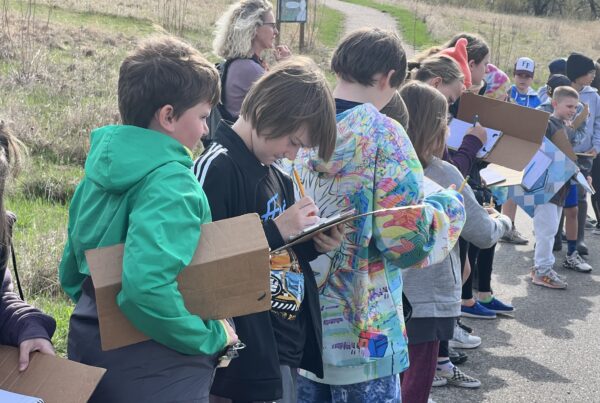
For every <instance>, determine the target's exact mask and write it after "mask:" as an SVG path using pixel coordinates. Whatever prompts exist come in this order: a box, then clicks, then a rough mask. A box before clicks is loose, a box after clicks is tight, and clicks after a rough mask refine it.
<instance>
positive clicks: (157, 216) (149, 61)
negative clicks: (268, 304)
mask: <svg viewBox="0 0 600 403" xmlns="http://www.w3.org/2000/svg"><path fill="white" fill-rule="evenodd" d="M118 98H119V111H120V113H121V119H122V121H123V125H119V126H105V127H102V128H100V129H96V130H94V131H93V132H92V135H91V148H90V153H89V155H88V158H87V161H86V164H85V177H84V178H83V180H82V181H81V182H80V184H79V185H78V187H77V190H76V191H75V195H74V196H73V200H72V202H71V207H70V208H69V231H68V239H67V243H66V245H65V249H64V253H63V258H62V261H61V263H60V269H59V276H60V282H61V285H62V287H63V289H64V291H65V292H66V293H67V295H68V296H69V297H70V298H71V299H72V300H73V301H74V302H75V303H76V306H75V310H74V311H73V314H72V315H71V320H70V326H69V347H68V355H69V358H70V359H71V360H74V361H79V362H82V363H84V364H89V365H95V366H100V367H104V368H106V369H107V372H106V374H105V375H104V378H103V379H102V381H101V382H100V384H99V385H98V388H97V389H96V391H95V392H94V394H93V396H92V399H91V401H93V402H132V401H140V402H141V401H152V402H166V401H172V400H173V399H174V398H177V399H180V400H194V401H199V402H207V401H208V395H209V389H210V384H211V382H212V378H213V374H214V370H215V365H216V362H215V355H216V354H218V353H220V352H222V351H223V350H224V349H225V347H226V346H227V345H229V344H232V343H234V342H235V341H236V336H235V333H234V332H233V330H232V329H231V327H230V326H229V325H228V324H227V323H226V321H214V320H203V319H202V318H199V317H198V316H196V315H193V314H191V313H190V312H189V311H188V310H187V309H186V307H185V304H184V301H183V298H182V296H181V294H180V292H179V290H178V288H177V281H176V279H177V276H178V275H179V273H180V272H181V270H182V269H183V268H184V267H185V266H187V265H188V264H189V263H190V261H191V259H192V256H193V255H194V252H195V250H196V247H197V246H198V240H199V239H200V225H201V224H203V223H206V222H209V221H210V220H211V218H210V209H209V207H208V203H207V201H206V196H205V195H204V192H203V191H202V189H201V188H200V186H198V183H197V181H196V179H195V177H194V175H193V174H192V173H191V172H190V170H189V167H191V165H192V160H191V151H190V150H192V149H194V147H196V145H197V144H198V142H199V141H200V139H201V137H202V136H203V135H205V134H206V133H207V131H208V128H207V126H206V118H207V117H208V115H209V113H210V109H211V107H212V106H213V105H215V103H216V102H217V101H218V99H219V76H218V72H217V70H216V69H215V68H214V66H213V65H212V64H211V63H209V62H208V61H207V60H206V59H204V58H203V57H202V55H200V53H199V52H198V51H197V50H195V49H194V48H192V47H191V46H189V45H187V44H185V43H183V42H181V41H179V40H177V39H175V38H171V37H158V38H151V39H149V40H147V41H145V42H143V43H142V44H140V45H139V47H138V48H137V49H136V50H135V51H134V52H133V53H132V54H130V55H129V56H128V57H127V58H125V60H124V61H123V63H122V64H121V68H120V71H119V90H118ZM118 243H125V252H124V256H123V275H122V277H123V285H122V289H121V291H120V292H119V294H118V295H117V300H116V302H117V304H118V306H119V308H120V309H121V311H122V312H123V314H124V315H125V316H126V317H127V319H129V321H130V322H131V323H132V324H133V325H134V326H135V327H136V328H137V329H138V330H140V331H142V332H143V333H144V334H145V335H147V336H148V337H150V339H151V340H149V341H145V342H141V343H137V344H134V345H130V346H126V347H123V348H120V349H117V350H111V351H102V349H101V346H100V334H99V328H98V313H97V310H96V302H95V295H94V287H93V284H92V280H91V277H90V275H89V268H88V266H87V263H86V259H85V251H86V250H88V249H94V248H99V247H104V246H109V245H114V244H118Z"/></svg>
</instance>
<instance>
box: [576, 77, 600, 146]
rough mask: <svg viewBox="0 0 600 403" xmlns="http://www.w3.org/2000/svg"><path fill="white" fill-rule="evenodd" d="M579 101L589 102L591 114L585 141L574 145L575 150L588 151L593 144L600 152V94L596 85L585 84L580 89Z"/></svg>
mask: <svg viewBox="0 0 600 403" xmlns="http://www.w3.org/2000/svg"><path fill="white" fill-rule="evenodd" d="M579 101H580V102H582V103H585V104H588V107H589V108H590V116H589V118H588V121H587V124H586V132H587V134H588V136H586V137H585V138H584V139H583V141H582V142H581V143H580V144H579V145H577V146H575V147H574V150H575V152H577V153H581V152H586V151H588V150H589V149H590V148H592V146H593V147H594V148H595V149H596V152H598V153H600V95H598V90H597V89H595V88H594V87H590V86H589V85H588V86H585V87H583V89H582V90H581V91H579Z"/></svg>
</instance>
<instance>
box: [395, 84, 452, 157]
mask: <svg viewBox="0 0 600 403" xmlns="http://www.w3.org/2000/svg"><path fill="white" fill-rule="evenodd" d="M400 95H401V96H402V99H403V100H404V103H405V104H406V109H407V110H408V116H409V124H408V130H407V133H408V137H409V138H410V141H411V142H412V143H413V147H414V148H415V151H416V152H417V156H418V157H419V161H421V164H422V165H423V166H424V167H425V166H427V164H428V163H429V162H430V161H431V159H432V158H433V157H440V158H441V157H442V155H443V153H444V148H445V146H446V132H447V130H448V125H447V115H448V102H447V101H446V98H445V97H444V96H443V95H442V93H441V92H439V91H438V90H436V89H435V88H433V87H431V86H429V85H426V84H423V83H421V82H418V81H412V82H410V83H408V84H406V85H405V86H403V87H402V88H400Z"/></svg>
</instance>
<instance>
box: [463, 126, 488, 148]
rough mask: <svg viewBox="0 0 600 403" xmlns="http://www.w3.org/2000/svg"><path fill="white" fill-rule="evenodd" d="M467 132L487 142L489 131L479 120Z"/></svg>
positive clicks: (482, 141)
mask: <svg viewBox="0 0 600 403" xmlns="http://www.w3.org/2000/svg"><path fill="white" fill-rule="evenodd" d="M467 134H470V135H472V136H475V137H477V138H478V139H479V141H481V143H482V144H485V143H487V132H486V131H485V129H484V128H483V126H481V125H480V124H479V122H477V123H476V124H475V126H473V127H471V128H470V129H469V130H467Z"/></svg>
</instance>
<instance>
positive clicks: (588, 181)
mask: <svg viewBox="0 0 600 403" xmlns="http://www.w3.org/2000/svg"><path fill="white" fill-rule="evenodd" d="M585 180H586V181H587V183H588V185H590V186H593V185H592V177H591V176H586V177H585Z"/></svg>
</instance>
